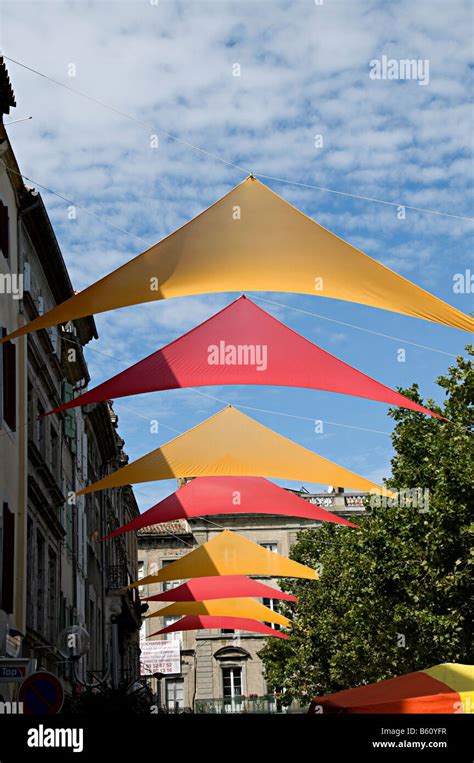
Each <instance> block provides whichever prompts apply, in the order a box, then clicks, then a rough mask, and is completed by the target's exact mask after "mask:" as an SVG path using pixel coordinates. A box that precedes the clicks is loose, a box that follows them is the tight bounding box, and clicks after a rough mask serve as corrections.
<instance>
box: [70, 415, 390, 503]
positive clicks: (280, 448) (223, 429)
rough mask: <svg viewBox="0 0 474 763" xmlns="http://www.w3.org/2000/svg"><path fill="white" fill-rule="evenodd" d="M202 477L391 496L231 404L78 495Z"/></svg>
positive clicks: (382, 489)
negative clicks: (289, 483)
mask: <svg viewBox="0 0 474 763" xmlns="http://www.w3.org/2000/svg"><path fill="white" fill-rule="evenodd" d="M206 475H208V476H211V475H215V476H217V475H222V476H224V475H225V476H231V475H239V476H265V477H274V478H277V479H278V478H281V479H288V480H300V481H303V482H311V483H314V484H323V485H337V486H338V487H347V488H353V489H355V490H364V491H371V490H372V491H379V492H380V493H381V494H385V495H391V493H390V491H387V490H385V489H384V488H381V487H380V486H378V485H376V484H375V483H374V482H371V481H370V480H366V479H364V477H360V476H359V475H358V474H355V473H354V472H351V471H349V470H348V469H344V467H342V466H338V465H337V464H335V463H333V462H332V461H328V460H327V459H326V458H323V457H322V456H318V455H317V454H316V453H313V452H312V451H311V450H308V449H307V448H303V447H302V446H301V445H297V444H296V443H295V442H292V441H291V440H288V439H287V438H286V437H283V436H282V435H279V434H277V433H276V432H273V431H272V430H271V429H268V428H267V427H265V426H263V424H259V423H258V422H257V421H255V419H252V418H250V416H246V415H245V414H244V413H242V412H241V411H238V410H237V409H236V408H232V406H230V405H229V406H227V407H226V408H224V409H223V410H222V411H220V412H219V413H216V414H215V415H214V416H211V417H210V418H209V419H206V420H205V421H203V422H202V423H201V424H198V426H196V427H193V428H192V429H188V431H187V432H185V433H184V434H182V435H179V437H176V438H175V439H174V440H170V442H168V443H166V444H165V445H162V446H161V448H156V450H153V451H151V453H148V454H147V455H146V456H143V457H142V458H139V459H138V460H137V461H133V462H132V463H131V464H127V466H124V467H122V468H121V469H118V470H117V471H115V472H112V474H109V475H108V476H107V477H104V478H103V479H101V480H98V481H97V482H94V483H93V484H92V485H89V486H88V487H86V488H84V489H83V490H80V491H79V492H78V493H77V495H78V496H79V495H85V494H86V493H93V492H94V491H96V490H104V489H106V488H112V487H118V486H120V485H129V484H132V485H134V484H136V483H138V482H151V481H153V480H165V479H171V478H177V477H200V476H206Z"/></svg>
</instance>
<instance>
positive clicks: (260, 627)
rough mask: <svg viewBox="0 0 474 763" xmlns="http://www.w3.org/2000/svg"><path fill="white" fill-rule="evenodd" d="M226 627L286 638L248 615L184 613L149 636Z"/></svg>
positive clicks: (283, 634)
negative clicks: (181, 616)
mask: <svg viewBox="0 0 474 763" xmlns="http://www.w3.org/2000/svg"><path fill="white" fill-rule="evenodd" d="M221 628H228V629H229V630H236V631H250V632H251V633H263V634H264V635H265V636H275V637H276V638H288V636H287V635H286V634H285V633H282V632H281V631H277V630H275V629H274V628H269V627H268V625H264V624H263V623H260V622H259V621H258V620H250V619H249V618H248V617H220V616H217V615H186V617H183V618H182V619H181V620H178V621H177V622H176V623H172V624H171V625H168V626H167V627H166V628H162V629H161V631H156V633H151V634H150V636H149V638H151V636H160V635H161V634H162V633H173V632H175V631H201V630H216V629H219V630H220V629H221Z"/></svg>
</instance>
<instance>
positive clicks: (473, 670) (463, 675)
mask: <svg viewBox="0 0 474 763" xmlns="http://www.w3.org/2000/svg"><path fill="white" fill-rule="evenodd" d="M423 673H427V674H428V675H429V676H431V678H434V679H436V681H440V682H441V683H443V684H446V685H447V686H449V687H450V688H451V689H452V690H453V691H455V692H457V693H458V694H459V698H460V701H461V702H462V704H463V707H464V712H465V713H474V665H462V664H460V663H456V662H445V663H442V664H441V665H435V666H434V667H432V668H425V670H424V671H423Z"/></svg>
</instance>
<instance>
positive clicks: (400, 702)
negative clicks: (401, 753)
mask: <svg viewBox="0 0 474 763" xmlns="http://www.w3.org/2000/svg"><path fill="white" fill-rule="evenodd" d="M472 698H474V667H473V666H472V665H460V664H456V663H444V664H442V665H435V666H434V667H432V668H427V669H426V670H420V671H416V672H415V673H407V674H406V675H404V676H397V677H396V678H389V679H387V680H386V681H379V682H377V683H374V684H367V685H365V686H358V687H357V688H355V689H345V690H344V691H338V692H335V693H334V694H327V695H325V696H324V697H316V698H315V699H313V701H312V703H311V706H310V709H309V712H310V713H313V714H319V713H462V712H465V713H468V712H472V709H471V703H472Z"/></svg>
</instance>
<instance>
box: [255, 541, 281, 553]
mask: <svg viewBox="0 0 474 763" xmlns="http://www.w3.org/2000/svg"><path fill="white" fill-rule="evenodd" d="M258 545H259V546H261V547H262V548H266V550H267V551H273V553H274V554H277V553H278V543H259V544H258Z"/></svg>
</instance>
